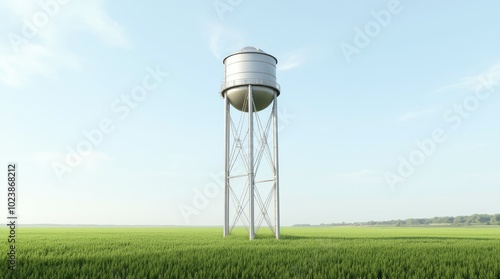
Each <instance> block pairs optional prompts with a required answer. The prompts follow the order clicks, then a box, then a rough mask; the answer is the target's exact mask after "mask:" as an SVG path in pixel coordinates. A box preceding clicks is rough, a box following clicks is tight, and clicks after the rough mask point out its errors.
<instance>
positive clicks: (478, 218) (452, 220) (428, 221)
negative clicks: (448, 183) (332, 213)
mask: <svg viewBox="0 0 500 279" xmlns="http://www.w3.org/2000/svg"><path fill="white" fill-rule="evenodd" d="M428 225H448V226H473V225H500V214H494V215H488V214H474V215H470V216H456V217H434V218H417V219H415V218H410V219H405V220H390V221H369V222H356V223H346V222H342V223H331V224H324V223H321V224H320V226H395V227H412V226H428ZM294 226H301V227H303V226H311V225H310V224H297V225H294Z"/></svg>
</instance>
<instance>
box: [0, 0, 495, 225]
mask: <svg viewBox="0 0 500 279" xmlns="http://www.w3.org/2000/svg"><path fill="white" fill-rule="evenodd" d="M27 2H28V3H30V4H26V3H27ZM40 2H42V3H48V4H46V5H45V6H43V7H42V6H40V4H39V1H15V0H5V1H2V2H1V3H0V34H1V36H0V119H1V121H0V135H1V136H0V163H1V166H2V169H3V171H1V172H0V178H1V180H2V181H6V166H7V163H8V162H10V161H15V162H18V163H19V177H20V178H19V215H20V218H21V220H22V221H21V222H22V223H57V224H130V225H144V224H153V225H222V223H223V197H222V190H220V191H219V192H218V193H217V192H216V193H213V192H212V193H211V194H210V197H206V199H205V200H202V201H203V202H202V204H201V205H200V204H199V203H200V200H199V197H198V196H199V195H204V196H206V194H207V193H205V192H206V189H207V188H209V187H210V186H209V185H212V186H213V184H211V183H215V185H218V178H217V177H218V174H219V172H220V171H222V169H223V139H224V135H223V101H222V99H221V98H220V96H219V88H220V85H221V81H222V80H223V70H224V69H223V64H222V59H223V58H224V57H225V56H226V55H228V54H230V53H232V52H235V51H238V50H239V49H241V48H243V47H245V46H249V45H251V46H256V47H259V48H261V49H263V50H265V51H266V52H268V53H270V54H272V55H274V56H276V57H277V59H278V60H279V64H278V66H279V68H278V73H277V74H278V82H279V83H280V84H281V86H282V93H281V95H280V97H279V107H280V114H281V116H282V117H283V120H282V121H281V123H280V124H281V127H280V128H281V133H280V159H281V201H282V203H281V205H282V206H281V210H282V223H283V225H292V224H296V223H313V224H317V223H330V222H342V221H346V222H355V221H369V220H385V219H398V218H412V217H432V216H443V215H444V216H446V215H450V216H453V215H465V214H474V213H490V214H492V213H499V212H500V205H499V203H498V197H499V196H500V170H499V166H500V162H499V158H500V147H499V145H498V143H499V142H500V129H499V124H498V122H499V119H500V109H499V108H500V52H499V50H500V40H499V34H500V17H498V11H499V10H500V3H499V2H498V1H492V0H491V1H483V2H481V3H475V2H474V3H473V2H464V1H460V2H457V1H440V2H439V3H437V2H436V3H435V2H433V3H430V2H426V3H423V2H418V1H408V0H401V1H399V2H398V1H370V3H369V4H368V3H367V1H364V2H360V1H354V2H352V1H312V2H300V1H298V2H290V1H287V2H284V1H260V0H253V1H247V0H242V1H227V3H226V1H225V0H221V1H212V0H209V1H143V2H140V3H139V2H136V1H135V2H126V1H125V2H124V1H115V0H113V1H112V0H109V1H97V0H90V1H75V0H65V1H62V0H60V2H56V1H55V0H52V1H50V0H44V1H40ZM230 3H233V6H231V4H230ZM215 7H217V9H216V8H215ZM154 72H156V73H155V74H152V73H154ZM167 72H168V74H167ZM146 87H147V89H146ZM133 94H135V95H133ZM131 96H136V97H135V98H136V99H132V100H130V98H131ZM100 126H102V127H100ZM96 129H101V132H99V133H102V136H100V135H98V134H99V133H95V130H96ZM84 131H86V132H88V133H90V134H91V137H92V136H93V137H94V143H91V144H90V145H89V144H88V143H89V141H88V140H87V137H86V136H85V135H84V133H85V132H84ZM433 134H435V135H434V138H433ZM86 141H87V143H85V142H86ZM416 141H419V142H421V144H420V145H421V147H419V145H417V144H416ZM422 146H423V147H422ZM78 148H80V151H82V152H83V153H85V154H83V156H81V157H80V160H78V158H75V156H73V159H72V161H71V160H69V162H68V161H67V158H66V157H68V154H70V155H71V153H69V152H70V151H68V150H72V149H73V150H75V149H78ZM70 157H71V156H70ZM69 164H72V165H73V166H69ZM61 166H66V167H65V168H64V167H61ZM55 169H58V170H59V175H58V174H57V172H56V171H54V170H55ZM3 184H4V185H5V183H3ZM5 188H6V187H1V189H2V190H1V192H0V197H1V199H0V208H2V212H4V211H5V210H4V208H6V207H7V205H6V200H7V198H6V196H7V191H6V189H5ZM200 193H201V194H200ZM193 199H194V200H195V202H194V203H193ZM197 199H198V204H196V200H197ZM182 205H185V206H191V207H192V208H194V209H196V214H191V215H189V216H185V214H184V215H183V214H182V212H181V210H180V209H179V208H180V207H182ZM5 215H6V214H5Z"/></svg>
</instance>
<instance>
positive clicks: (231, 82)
mask: <svg viewBox="0 0 500 279" xmlns="http://www.w3.org/2000/svg"><path fill="white" fill-rule="evenodd" d="M276 64H278V60H277V59H276V58H275V57H274V56H272V55H270V54H267V53H266V52H264V51H262V50H260V49H258V48H255V47H245V48H243V49H242V50H240V51H238V52H236V53H233V54H231V55H229V56H227V57H226V58H225V59H224V66H225V82H224V84H223V85H222V88H221V95H222V96H223V97H224V96H225V95H226V94H227V98H228V99H229V102H230V103H231V105H232V106H233V107H234V108H236V109H238V110H240V111H248V102H247V96H248V85H252V95H253V100H254V103H255V111H260V110H263V109H265V108H267V107H268V106H269V105H270V104H271V103H272V102H273V99H274V94H276V95H277V96H279V94H280V86H279V84H278V83H277V82H276Z"/></svg>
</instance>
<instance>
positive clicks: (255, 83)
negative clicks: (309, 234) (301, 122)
mask: <svg viewBox="0 0 500 279" xmlns="http://www.w3.org/2000/svg"><path fill="white" fill-rule="evenodd" d="M277 63H278V60H277V59H276V58H275V57H274V56H272V55H270V54H267V53H266V52H264V51H262V50H260V49H258V48H254V47H245V48H243V49H242V50H240V51H238V52H236V53H233V54H231V55H229V56H228V57H226V58H225V59H224V66H225V80H224V84H223V85H222V88H221V92H220V94H221V96H222V97H223V98H224V109H225V118H224V119H225V120H224V122H225V199H224V236H228V235H229V234H230V233H231V231H232V230H233V229H234V228H235V227H236V226H238V225H240V224H242V225H243V226H244V227H245V228H246V229H247V230H248V233H249V236H250V239H254V237H255V233H257V232H258V231H259V229H260V228H261V226H262V225H263V224H264V222H265V225H267V226H268V227H269V229H270V230H271V231H272V233H273V234H274V235H275V236H276V238H279V237H280V214H279V169H278V167H279V165H278V111H277V110H278V105H277V98H278V96H279V95H280V86H279V84H278V83H277V82H276V64H277ZM271 131H272V133H271ZM271 147H272V148H271Z"/></svg>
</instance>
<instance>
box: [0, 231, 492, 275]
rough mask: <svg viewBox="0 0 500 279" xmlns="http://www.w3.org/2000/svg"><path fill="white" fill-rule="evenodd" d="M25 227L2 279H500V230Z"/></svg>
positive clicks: (4, 250)
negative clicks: (12, 267) (251, 236)
mask: <svg viewBox="0 0 500 279" xmlns="http://www.w3.org/2000/svg"><path fill="white" fill-rule="evenodd" d="M221 234H222V229H221V228H23V227H21V228H19V229H18V231H17V243H16V244H17V258H18V263H17V269H16V271H14V272H12V271H9V270H8V269H7V268H8V263H7V252H8V250H7V249H8V244H7V230H6V229H4V228H2V229H0V237H1V242H0V243H1V245H0V249H1V251H2V261H1V262H2V263H1V266H0V277H1V278H500V227H481V228H478V227H461V228H442V227H434V228H430V227H421V228H388V227H334V228H332V227H325V228H323V227H321V228H316V227H311V228H296V227H293V228H283V229H282V239H281V240H275V239H273V238H272V237H271V236H270V235H265V232H262V233H261V234H260V235H258V237H257V239H255V240H253V241H249V240H247V236H246V234H245V231H238V232H235V233H234V234H233V235H231V236H230V237H228V238H226V239H224V238H222V236H221Z"/></svg>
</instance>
